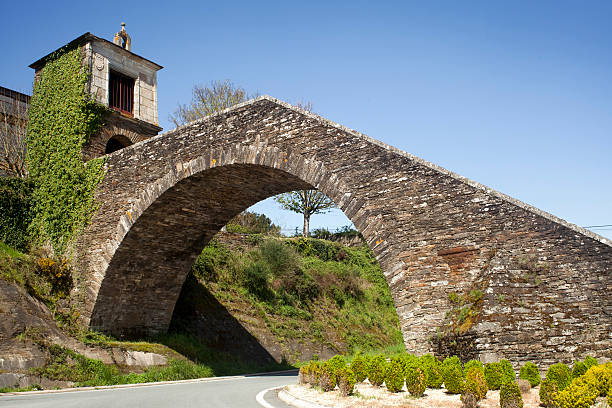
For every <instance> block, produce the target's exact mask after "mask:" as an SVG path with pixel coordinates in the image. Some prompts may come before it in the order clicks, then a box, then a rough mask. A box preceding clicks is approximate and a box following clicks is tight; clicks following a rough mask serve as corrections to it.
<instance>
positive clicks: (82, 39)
mask: <svg viewBox="0 0 612 408" xmlns="http://www.w3.org/2000/svg"><path fill="white" fill-rule="evenodd" d="M94 41H99V42H103V43H106V44H110V45H112V46H113V47H117V49H118V50H120V51H119V52H122V53H125V54H126V55H129V56H130V57H131V58H134V57H135V58H137V59H139V60H141V61H144V62H146V63H148V64H151V65H153V66H154V67H155V68H156V69H157V70H160V69H162V68H163V67H162V66H161V65H159V64H157V63H155V62H153V61H151V60H149V59H146V58H144V57H141V56H140V55H138V54H134V53H133V52H131V51H128V50H126V49H125V48H123V47H122V46H120V45H117V44H114V43H113V42H111V41H108V40H105V39H104V38H100V37H98V36H96V35H93V34H92V33H90V32H87V33H85V34H83V35H80V36H79V37H77V38H75V39H74V40H72V41H70V42H69V43H68V44H66V45H64V46H62V47H60V48H58V49H56V50H55V51H53V52H50V53H49V54H47V55H45V56H44V57H42V58H40V59H39V60H37V61H35V62H33V63H31V64H30V65H29V67H30V68H32V69H39V68H41V67H43V66H44V65H45V64H46V63H47V61H48V60H49V59H50V58H51V56H52V55H53V54H55V53H56V52H59V51H62V50H63V49H66V50H69V49H71V48H73V47H78V46H81V45H83V44H86V43H88V42H94Z"/></svg>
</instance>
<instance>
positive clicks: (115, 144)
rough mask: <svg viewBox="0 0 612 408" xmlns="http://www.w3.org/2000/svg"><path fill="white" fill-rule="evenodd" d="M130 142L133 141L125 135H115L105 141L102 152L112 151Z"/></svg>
mask: <svg viewBox="0 0 612 408" xmlns="http://www.w3.org/2000/svg"><path fill="white" fill-rule="evenodd" d="M132 144H134V143H133V142H132V141H131V140H130V139H128V138H127V137H125V136H123V135H115V136H113V137H111V138H110V139H108V140H107V141H106V148H105V149H104V153H106V154H109V153H114V152H116V151H118V150H121V149H123V148H124V147H128V146H130V145H132Z"/></svg>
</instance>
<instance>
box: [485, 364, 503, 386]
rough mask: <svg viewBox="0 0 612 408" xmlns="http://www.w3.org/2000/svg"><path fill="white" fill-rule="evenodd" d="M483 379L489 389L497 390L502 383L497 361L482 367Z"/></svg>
mask: <svg viewBox="0 0 612 408" xmlns="http://www.w3.org/2000/svg"><path fill="white" fill-rule="evenodd" d="M484 375H485V380H486V381H487V387H489V389H490V390H499V388H500V387H501V385H502V382H503V381H502V380H503V374H502V371H501V367H500V365H499V363H487V364H485V368H484Z"/></svg>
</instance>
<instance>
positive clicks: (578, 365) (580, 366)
mask: <svg viewBox="0 0 612 408" xmlns="http://www.w3.org/2000/svg"><path fill="white" fill-rule="evenodd" d="M587 370H588V368H587V365H586V364H585V363H584V362H582V361H576V362H574V368H572V379H574V378H578V377H582V376H583V375H584V373H586V372H587Z"/></svg>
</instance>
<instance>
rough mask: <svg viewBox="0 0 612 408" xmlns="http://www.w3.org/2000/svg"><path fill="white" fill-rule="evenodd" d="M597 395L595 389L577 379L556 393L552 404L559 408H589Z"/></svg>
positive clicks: (597, 391)
mask: <svg viewBox="0 0 612 408" xmlns="http://www.w3.org/2000/svg"><path fill="white" fill-rule="evenodd" d="M598 395H599V390H598V389H597V388H596V387H592V386H590V385H589V384H588V383H587V382H586V381H584V380H582V379H581V378H577V379H576V380H574V381H572V383H571V384H570V385H569V386H567V387H565V389H564V390H563V391H560V392H559V393H557V395H556V396H555V397H554V402H555V404H556V406H557V407H559V408H589V407H590V406H591V405H593V403H594V402H595V399H596V398H597V396H598Z"/></svg>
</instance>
